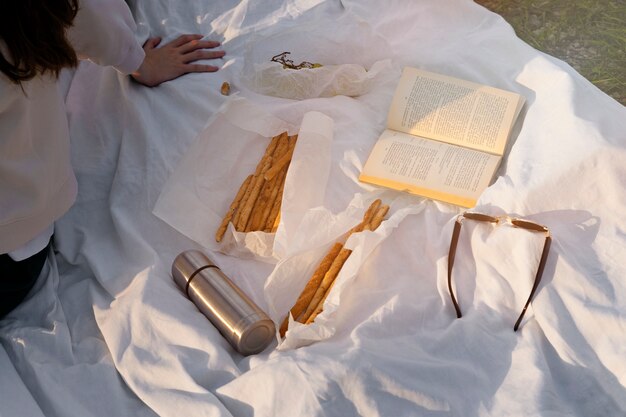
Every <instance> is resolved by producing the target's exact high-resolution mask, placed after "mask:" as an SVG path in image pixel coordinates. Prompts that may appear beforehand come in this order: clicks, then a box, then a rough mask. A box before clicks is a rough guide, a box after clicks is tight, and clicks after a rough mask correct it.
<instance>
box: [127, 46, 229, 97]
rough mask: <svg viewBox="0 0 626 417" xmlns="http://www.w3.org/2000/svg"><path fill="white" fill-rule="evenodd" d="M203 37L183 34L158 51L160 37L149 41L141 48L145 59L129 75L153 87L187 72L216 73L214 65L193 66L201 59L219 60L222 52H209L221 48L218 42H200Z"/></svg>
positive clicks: (223, 53) (216, 68)
mask: <svg viewBox="0 0 626 417" xmlns="http://www.w3.org/2000/svg"><path fill="white" fill-rule="evenodd" d="M202 37H203V36H202V35H182V36H180V37H178V38H177V39H175V40H173V41H171V42H169V43H167V44H165V45H163V46H162V47H160V48H157V46H158V45H159V43H160V42H161V38H150V39H148V40H147V41H146V43H145V44H144V45H143V50H144V51H145V52H146V57H145V58H144V60H143V63H142V64H141V66H140V67H139V68H138V69H137V71H135V72H134V73H132V74H131V76H132V77H133V78H134V79H135V81H137V82H139V83H141V84H143V85H147V86H148V87H154V86H157V85H159V84H161V83H162V82H165V81H169V80H173V79H174V78H178V77H180V76H181V75H184V74H187V73H190V72H215V71H217V70H218V69H219V68H218V67H216V66H213V65H205V64H196V63H195V62H196V61H199V60H202V59H218V58H222V57H223V56H224V55H225V52H224V51H219V50H210V49H214V48H217V47H218V46H220V43H219V42H215V41H203V40H200V39H202Z"/></svg>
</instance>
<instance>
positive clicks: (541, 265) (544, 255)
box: [513, 236, 552, 332]
mask: <svg viewBox="0 0 626 417" xmlns="http://www.w3.org/2000/svg"><path fill="white" fill-rule="evenodd" d="M551 243H552V238H551V237H550V236H546V241H545V243H544V244H543V252H542V253H541V260H540V261H539V267H538V268H537V275H535V282H534V283H533V288H532V289H531V290H530V295H529V296H528V300H526V304H525V305H524V308H523V309H522V314H520V316H519V318H518V319H517V321H516V322H515V326H514V327H513V331H515V332H516V331H517V329H518V328H519V326H520V324H521V323H522V319H523V318H524V314H526V309H528V306H529V305H530V301H531V300H532V298H533V296H534V295H535V291H536V290H537V287H538V286H539V282H540V281H541V276H542V275H543V270H544V269H545V267H546V261H547V260H548V252H549V251H550V244H551Z"/></svg>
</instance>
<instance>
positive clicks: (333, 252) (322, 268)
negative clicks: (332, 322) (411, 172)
mask: <svg viewBox="0 0 626 417" xmlns="http://www.w3.org/2000/svg"><path fill="white" fill-rule="evenodd" d="M388 211H389V206H387V205H384V204H382V202H381V201H380V199H376V200H374V202H373V203H372V204H371V205H370V206H369V208H368V209H367V210H366V211H365V214H364V215H363V220H362V221H361V223H359V224H358V225H356V226H354V227H353V228H352V229H350V230H349V231H348V233H346V235H345V237H344V239H342V241H343V242H345V241H347V240H348V238H349V237H350V235H351V234H352V233H358V232H362V231H363V230H376V229H377V228H378V226H380V224H381V223H382V221H383V219H384V217H385V216H386V215H387V212H388ZM351 253H352V250H351V249H347V248H345V247H344V245H343V243H341V242H336V243H335V244H334V245H333V246H332V247H331V248H330V250H329V251H328V253H327V254H326V256H324V258H322V260H321V262H320V263H319V265H318V266H317V268H316V269H315V272H314V273H313V275H312V276H311V278H310V279H309V282H308V283H307V284H306V286H305V287H304V290H302V293H301V294H300V297H298V300H297V301H296V303H295V304H294V306H293V307H292V308H291V310H289V313H290V314H291V316H292V317H293V319H294V320H295V321H297V322H300V323H303V324H310V323H313V321H314V320H315V318H316V317H317V315H318V314H319V313H321V312H322V308H323V306H324V301H325V300H326V297H327V296H328V294H329V293H330V290H331V289H332V287H333V284H334V283H335V278H337V275H338V274H339V271H340V270H341V268H342V267H343V265H344V263H345V262H346V260H347V259H348V257H349V256H350V254H351ZM288 325H289V314H287V317H285V319H284V320H283V323H282V325H281V326H280V335H281V337H284V336H285V333H286V332H287V327H288Z"/></svg>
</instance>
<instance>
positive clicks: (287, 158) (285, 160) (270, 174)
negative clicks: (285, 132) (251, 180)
mask: <svg viewBox="0 0 626 417" xmlns="http://www.w3.org/2000/svg"><path fill="white" fill-rule="evenodd" d="M297 139H298V135H294V136H289V147H288V149H287V152H285V153H284V154H283V155H282V156H281V157H280V158H279V159H278V160H276V162H274V164H273V165H272V167H271V168H270V169H268V170H267V172H266V173H265V179H266V180H267V181H269V180H271V179H272V178H274V176H276V174H278V172H279V171H280V170H281V169H282V168H283V167H284V166H286V165H288V164H289V163H290V162H291V158H292V157H293V151H294V149H295V148H296V140H297Z"/></svg>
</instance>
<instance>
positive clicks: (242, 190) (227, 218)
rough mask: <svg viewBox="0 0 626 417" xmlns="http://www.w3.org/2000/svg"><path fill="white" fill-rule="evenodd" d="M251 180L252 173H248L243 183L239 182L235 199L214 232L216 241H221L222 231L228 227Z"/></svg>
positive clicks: (224, 231)
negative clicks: (239, 185)
mask: <svg viewBox="0 0 626 417" xmlns="http://www.w3.org/2000/svg"><path fill="white" fill-rule="evenodd" d="M251 181H252V175H248V177H247V178H246V179H245V181H244V182H243V184H241V187H239V191H238V192H237V195H236V196H235V199H234V200H233V202H232V203H231V205H230V207H229V208H228V212H227V213H226V216H224V219H222V223H221V224H220V227H219V228H218V229H217V232H216V233H215V240H216V241H217V242H221V241H222V238H223V237H224V233H226V228H227V227H228V223H229V222H230V220H231V219H232V218H233V214H234V213H235V211H236V210H237V209H238V208H239V203H240V202H241V199H242V198H243V196H244V194H245V192H246V190H247V189H248V186H249V185H250V182H251Z"/></svg>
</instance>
